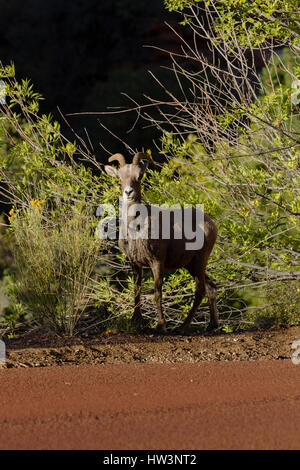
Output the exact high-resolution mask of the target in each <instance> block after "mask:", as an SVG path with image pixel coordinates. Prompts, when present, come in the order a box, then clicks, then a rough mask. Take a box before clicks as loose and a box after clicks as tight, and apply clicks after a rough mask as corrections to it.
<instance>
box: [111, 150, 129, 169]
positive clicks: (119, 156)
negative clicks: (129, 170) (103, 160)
mask: <svg viewBox="0 0 300 470" xmlns="http://www.w3.org/2000/svg"><path fill="white" fill-rule="evenodd" d="M114 160H117V161H118V162H119V163H120V167H122V166H124V165H126V161H125V158H124V156H123V155H122V154H121V153H114V154H113V155H112V156H111V157H109V159H108V161H109V162H113V161H114Z"/></svg>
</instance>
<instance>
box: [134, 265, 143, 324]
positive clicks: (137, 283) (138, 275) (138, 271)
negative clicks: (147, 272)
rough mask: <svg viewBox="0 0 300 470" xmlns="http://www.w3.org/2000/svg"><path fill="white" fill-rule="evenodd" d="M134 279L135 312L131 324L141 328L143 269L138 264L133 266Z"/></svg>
mask: <svg viewBox="0 0 300 470" xmlns="http://www.w3.org/2000/svg"><path fill="white" fill-rule="evenodd" d="M132 270H133V279H134V312H133V316H132V319H131V322H132V324H133V325H134V326H138V327H139V326H141V325H142V322H143V317H142V313H141V288H142V275H143V268H142V267H140V266H138V265H137V264H133V265H132Z"/></svg>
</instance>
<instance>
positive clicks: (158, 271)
mask: <svg viewBox="0 0 300 470" xmlns="http://www.w3.org/2000/svg"><path fill="white" fill-rule="evenodd" d="M151 269H152V273H153V277H154V291H155V302H156V306H157V316H158V320H157V326H156V328H155V330H154V333H157V334H166V332H167V330H166V320H165V318H164V314H163V309H162V285H163V275H164V270H163V265H162V264H161V263H155V264H154V265H153V266H151Z"/></svg>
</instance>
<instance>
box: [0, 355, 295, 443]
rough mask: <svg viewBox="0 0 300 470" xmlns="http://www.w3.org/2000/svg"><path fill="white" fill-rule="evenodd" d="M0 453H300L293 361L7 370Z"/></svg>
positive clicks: (1, 375)
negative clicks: (79, 450) (134, 451)
mask: <svg viewBox="0 0 300 470" xmlns="http://www.w3.org/2000/svg"><path fill="white" fill-rule="evenodd" d="M0 383H1V387H0V403H1V407H0V429H1V433H0V449H121V450H125V449H144V450H145V449H146V450H151V449H155V450H158V449H177V450H178V449H299V448H300V433H299V423H300V365H294V364H293V363H292V361H291V360H279V361H278V360H277V361H275V360H272V361H249V362H246V361H244V362H243V361H231V362H200V363H193V364H120V365H119V364H113V365H92V366H84V365H81V366H60V367H57V366H54V367H44V368H38V367H37V368H21V369H4V368H2V369H1V370H0Z"/></svg>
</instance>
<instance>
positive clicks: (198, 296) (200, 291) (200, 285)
mask: <svg viewBox="0 0 300 470" xmlns="http://www.w3.org/2000/svg"><path fill="white" fill-rule="evenodd" d="M195 282H196V290H195V298H194V303H193V306H192V308H191V310H190V312H189V314H188V316H187V317H186V319H185V321H184V322H183V323H182V325H180V326H179V328H177V329H176V330H175V332H176V333H177V334H184V333H185V330H186V329H187V328H188V327H189V326H190V324H191V322H192V320H193V318H194V315H195V313H196V311H197V309H198V307H199V305H200V304H201V302H202V300H203V297H204V296H205V283H204V276H203V274H200V275H199V276H197V275H196V276H195Z"/></svg>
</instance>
